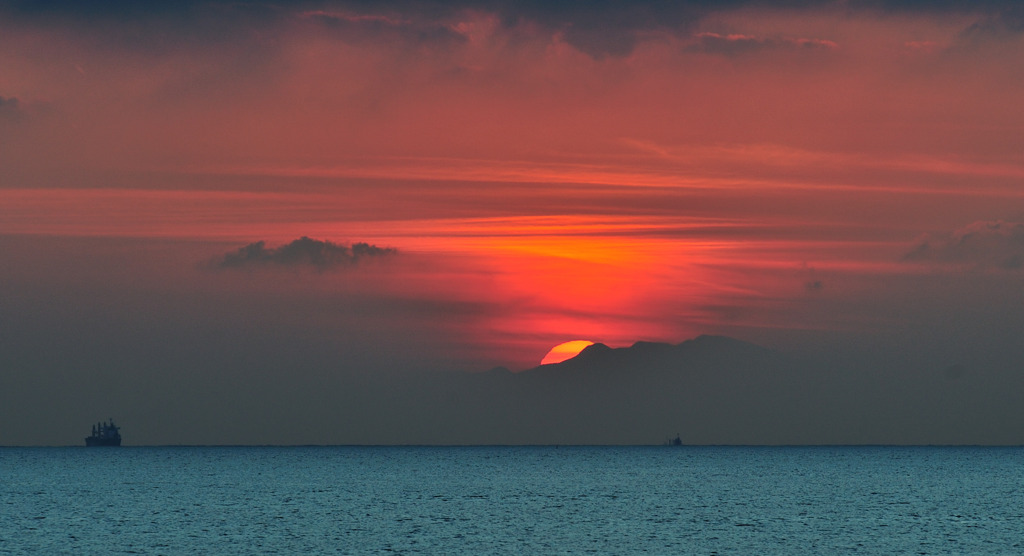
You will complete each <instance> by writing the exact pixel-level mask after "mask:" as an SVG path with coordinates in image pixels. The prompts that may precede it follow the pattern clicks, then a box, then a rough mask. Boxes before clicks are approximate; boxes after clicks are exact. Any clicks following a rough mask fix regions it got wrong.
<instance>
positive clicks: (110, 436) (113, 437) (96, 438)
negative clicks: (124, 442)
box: [85, 419, 121, 446]
mask: <svg viewBox="0 0 1024 556" xmlns="http://www.w3.org/2000/svg"><path fill="white" fill-rule="evenodd" d="M120 430H121V427H118V426H117V425H115V424H114V420H113V419H111V420H110V421H108V422H106V423H96V424H95V425H93V426H92V435H90V436H87V437H86V438H85V445H86V446H120V445H121V433H120V432H119V431H120Z"/></svg>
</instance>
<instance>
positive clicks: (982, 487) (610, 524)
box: [0, 446, 1024, 555]
mask: <svg viewBox="0 0 1024 556" xmlns="http://www.w3.org/2000/svg"><path fill="white" fill-rule="evenodd" d="M385 553H399V554H741V555H746V554H1021V553H1024V448H988V447H984V448H979V447H889V446H875V447H688V446H683V447H670V446H649V447H580V446H575V447H565V446H562V447H557V446H543V447H519V446H516V447H122V448H84V447H81V448H78V447H74V448H10V447H8V448H0V554H385Z"/></svg>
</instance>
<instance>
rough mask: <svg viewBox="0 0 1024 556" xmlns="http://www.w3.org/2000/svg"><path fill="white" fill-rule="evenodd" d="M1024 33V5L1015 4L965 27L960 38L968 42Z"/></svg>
mask: <svg viewBox="0 0 1024 556" xmlns="http://www.w3.org/2000/svg"><path fill="white" fill-rule="evenodd" d="M1021 33H1024V6H1020V5H1015V6H1012V7H1008V8H1006V9H1003V10H1000V11H998V12H996V13H994V14H990V15H987V16H985V17H983V18H982V19H980V20H979V21H977V22H976V23H974V24H973V25H971V26H969V27H968V28H966V29H964V31H963V32H962V33H961V34H960V38H961V39H962V40H964V41H966V42H968V43H977V42H983V41H986V40H989V39H1002V38H1012V37H1017V36H1019V35H1020V34H1021Z"/></svg>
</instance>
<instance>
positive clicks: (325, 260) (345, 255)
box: [215, 236, 397, 270]
mask: <svg viewBox="0 0 1024 556" xmlns="http://www.w3.org/2000/svg"><path fill="white" fill-rule="evenodd" d="M395 253H397V250H396V249H394V248H391V247H377V246H376V245H370V244H368V243H353V244H352V245H351V246H349V247H346V246H344V245H338V244H336V243H332V242H330V241H320V240H316V239H311V238H308V237H305V236H303V237H301V238H299V239H296V240H295V241H292V242H291V243H289V244H287V245H282V246H280V247H275V248H268V247H267V246H266V243H265V242H263V241H257V242H255V243H250V244H249V245H246V246H245V247H242V248H240V249H238V251H235V252H234V253H227V254H225V255H224V256H223V257H222V258H220V259H219V260H218V261H216V262H215V266H216V267H217V268H254V267H261V266H285V267H311V268H315V269H317V270H327V269H330V268H336V267H343V266H351V265H354V264H356V263H357V262H359V260H360V259H363V258H367V257H382V256H388V255H394V254H395Z"/></svg>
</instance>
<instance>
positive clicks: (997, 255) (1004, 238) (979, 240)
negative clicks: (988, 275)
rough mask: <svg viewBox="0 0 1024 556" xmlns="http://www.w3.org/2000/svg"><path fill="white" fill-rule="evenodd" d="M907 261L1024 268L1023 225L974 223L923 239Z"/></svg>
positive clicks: (1005, 268) (907, 255)
mask: <svg viewBox="0 0 1024 556" xmlns="http://www.w3.org/2000/svg"><path fill="white" fill-rule="evenodd" d="M903 259H904V260H906V261H920V262H929V263H936V264H952V265H969V266H974V267H978V268H997V269H1004V270H1017V269H1020V268H1022V267H1024V222H1003V221H1001V220H996V221H989V222H975V223H973V224H970V225H968V226H965V227H964V228H961V229H959V230H955V231H953V232H952V233H949V234H944V235H939V236H929V237H927V238H924V239H922V240H921V241H919V242H918V243H917V245H915V246H914V248H913V249H911V250H910V252H908V253H907V254H906V255H905V256H904V257H903Z"/></svg>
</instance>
